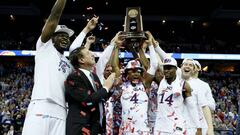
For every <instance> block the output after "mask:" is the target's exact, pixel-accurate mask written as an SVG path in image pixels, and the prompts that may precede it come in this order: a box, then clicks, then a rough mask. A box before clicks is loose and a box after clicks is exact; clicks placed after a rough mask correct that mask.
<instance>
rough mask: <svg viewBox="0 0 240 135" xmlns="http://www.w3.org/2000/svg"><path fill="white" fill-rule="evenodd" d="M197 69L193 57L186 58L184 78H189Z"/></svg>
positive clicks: (183, 67) (182, 67)
mask: <svg viewBox="0 0 240 135" xmlns="http://www.w3.org/2000/svg"><path fill="white" fill-rule="evenodd" d="M194 70H195V65H194V63H193V60H192V59H186V60H184V62H183V64H182V66H181V71H182V78H183V79H186V80H187V79H189V78H190V77H191V76H192V75H193V74H194Z"/></svg>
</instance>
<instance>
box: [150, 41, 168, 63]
mask: <svg viewBox="0 0 240 135" xmlns="http://www.w3.org/2000/svg"><path fill="white" fill-rule="evenodd" d="M153 45H154V47H155V51H156V52H157V54H158V55H159V56H160V58H161V60H162V61H163V60H164V59H165V58H166V57H167V53H166V52H165V51H163V49H162V48H161V47H160V46H159V43H158V41H156V40H155V39H154V38H153Z"/></svg>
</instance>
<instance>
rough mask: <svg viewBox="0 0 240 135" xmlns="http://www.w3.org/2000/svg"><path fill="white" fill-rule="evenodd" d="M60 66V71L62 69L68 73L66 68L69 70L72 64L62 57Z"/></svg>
mask: <svg viewBox="0 0 240 135" xmlns="http://www.w3.org/2000/svg"><path fill="white" fill-rule="evenodd" d="M58 67H59V68H58V71H62V72H63V73H66V70H67V68H70V65H69V64H68V63H67V62H66V61H64V60H62V59H61V61H60V62H59V65H58Z"/></svg>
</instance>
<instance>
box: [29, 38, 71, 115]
mask: <svg viewBox="0 0 240 135" xmlns="http://www.w3.org/2000/svg"><path fill="white" fill-rule="evenodd" d="M72 69H73V68H72V66H71V64H70V62H69V60H68V59H67V58H66V57H65V56H64V55H63V54H60V53H59V52H58V51H57V50H56V48H55V47H54V46H53V43H52V40H49V41H48V42H47V43H43V42H42V41H41V38H39V39H38V41H37V50H36V55H35V69H34V70H35V71H34V72H35V73H34V87H33V91H32V99H31V100H47V101H49V102H52V103H55V104H58V105H59V106H61V107H63V108H65V107H66V104H65V96H64V93H65V88H64V81H65V80H66V78H67V76H68V75H69V74H70V72H72ZM44 108H46V107H44ZM44 108H43V109H42V110H39V113H43V114H46V113H47V114H49V115H52V116H56V115H60V117H61V116H62V115H61V114H59V113H61V112H58V113H56V112H52V111H51V112H48V110H49V109H47V108H46V109H44ZM56 111H57V110H56ZM62 117H65V116H62Z"/></svg>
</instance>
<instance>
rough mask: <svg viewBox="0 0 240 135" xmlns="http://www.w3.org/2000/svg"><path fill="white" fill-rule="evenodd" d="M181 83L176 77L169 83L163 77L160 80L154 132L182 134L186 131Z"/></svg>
mask: <svg viewBox="0 0 240 135" xmlns="http://www.w3.org/2000/svg"><path fill="white" fill-rule="evenodd" d="M182 84H183V83H181V82H180V80H179V78H178V77H177V78H176V79H175V80H174V81H173V82H172V83H171V84H168V83H167V81H166V79H165V78H164V79H162V81H161V82H160V85H159V89H158V106H157V112H156V113H157V116H156V121H155V127H154V132H155V133H161V132H166V133H171V134H184V133H185V132H186V125H185V124H186V123H185V119H184V117H183V109H184V104H183V101H184V98H183V95H182V88H183V86H182Z"/></svg>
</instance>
